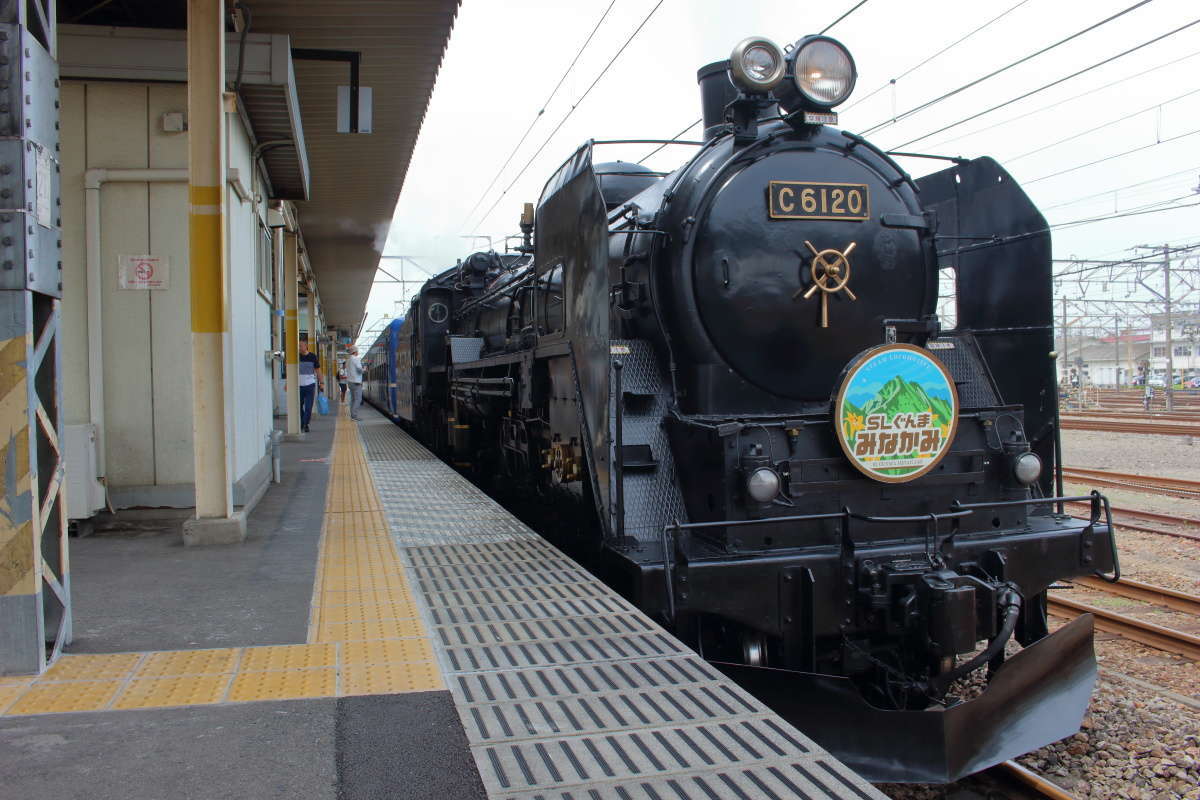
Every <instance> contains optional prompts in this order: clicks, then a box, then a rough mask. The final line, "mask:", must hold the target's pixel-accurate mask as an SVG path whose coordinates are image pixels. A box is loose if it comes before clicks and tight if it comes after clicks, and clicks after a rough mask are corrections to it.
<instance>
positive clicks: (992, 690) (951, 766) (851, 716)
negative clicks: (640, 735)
mask: <svg viewBox="0 0 1200 800" xmlns="http://www.w3.org/2000/svg"><path fill="white" fill-rule="evenodd" d="M1092 633H1093V622H1092V616H1091V615H1090V614H1084V615H1082V616H1080V617H1077V618H1076V619H1075V620H1073V621H1071V622H1069V623H1068V624H1066V625H1064V626H1063V627H1062V628H1060V629H1059V630H1058V631H1056V632H1055V633H1053V634H1051V635H1050V636H1047V637H1045V638H1044V639H1041V640H1040V641H1038V642H1036V643H1034V644H1033V645H1030V646H1029V647H1027V648H1025V649H1024V650H1022V651H1021V652H1019V653H1017V654H1016V655H1015V656H1013V657H1012V658H1010V659H1008V661H1006V662H1005V664H1004V666H1002V667H1000V669H999V670H997V671H996V674H995V677H993V679H992V681H991V683H989V684H988V687H987V689H986V690H984V692H983V693H982V694H980V695H979V696H978V697H976V698H974V699H972V700H968V701H966V702H963V703H959V704H957V705H954V706H951V707H949V708H938V709H934V710H926V711H884V710H881V709H878V708H875V707H874V706H872V705H870V704H869V703H867V701H866V700H864V699H863V697H862V695H861V694H860V693H859V691H858V689H857V688H855V686H854V684H853V683H851V681H850V680H849V679H847V678H838V677H833V676H829V675H816V674H812V673H806V672H792V671H789V670H779V669H769V668H764V667H750V666H746V665H742V664H727V663H715V664H714V666H716V667H717V668H718V669H720V670H721V671H722V672H724V673H725V674H726V675H728V676H729V677H731V678H733V679H734V680H736V681H737V682H738V683H739V684H741V685H742V686H743V687H744V688H746V689H747V690H748V691H749V692H750V693H751V694H753V695H755V696H756V697H758V698H759V699H760V700H762V701H763V702H764V703H766V704H767V705H768V706H770V707H771V708H772V709H773V710H775V711H776V712H777V713H779V714H780V715H781V716H783V717H785V718H786V719H787V720H788V721H789V722H791V723H792V724H793V725H795V726H796V727H797V728H798V729H800V730H801V731H803V732H804V733H805V734H806V735H808V736H811V737H812V738H813V739H814V740H815V741H816V742H817V744H819V745H821V746H822V747H824V748H825V749H826V750H828V751H829V752H831V753H833V755H835V756H836V757H837V758H838V759H840V760H841V761H842V762H843V763H845V764H846V766H848V767H850V768H851V769H852V770H854V771H855V772H857V773H858V774H859V775H862V776H863V777H864V778H866V779H867V780H868V781H872V782H875V783H881V782H889V783H949V782H951V781H956V780H958V779H959V778H962V777H964V776H966V775H970V774H972V773H974V772H979V771H980V770H983V769H987V768H988V767H991V766H993V765H995V764H998V763H1000V762H1001V761H1006V760H1008V759H1010V758H1014V757H1016V756H1019V755H1022V754H1024V753H1028V752H1030V751H1033V750H1036V749H1038V748H1039V747H1043V746H1045V745H1047V744H1050V743H1051V742H1056V741H1058V740H1059V739H1062V738H1065V737H1067V736H1070V735H1072V734H1074V733H1076V732H1077V731H1078V730H1079V724H1080V722H1081V721H1082V720H1083V715H1084V713H1086V712H1087V708H1088V703H1089V701H1090V699H1091V695H1092V689H1093V687H1094V686H1095V683H1096V672H1097V670H1096V656H1095V652H1094V650H1093V647H1092Z"/></svg>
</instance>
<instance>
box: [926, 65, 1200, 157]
mask: <svg viewBox="0 0 1200 800" xmlns="http://www.w3.org/2000/svg"><path fill="white" fill-rule="evenodd" d="M1196 56H1200V50H1196V51H1195V52H1192V53H1188V54H1187V55H1186V56H1180V57H1179V58H1174V59H1171V60H1170V61H1168V62H1166V63H1164V64H1159V65H1158V66H1156V67H1151V68H1150V69H1147V70H1143V71H1141V72H1136V73H1134V74H1133V75H1126V76H1125V77H1124V78H1119V79H1117V80H1115V81H1108V82H1106V83H1103V84H1101V85H1100V86H1096V87H1094V88H1091V89H1088V90H1087V91H1086V92H1080V93H1079V94H1076V95H1072V96H1071V97H1068V98H1066V99H1064V100H1055V101H1054V102H1053V103H1047V104H1046V105H1044V106H1039V107H1037V108H1035V109H1033V110H1031V111H1025V112H1023V113H1021V114H1018V115H1017V116H1015V117H1009V118H1008V119H1004V120H1001V121H999V122H994V123H992V124H990V125H985V126H984V127H982V128H977V129H976V130H973V131H969V132H967V133H960V134H956V135H954V136H951V137H950V138H949V139H942V140H941V141H939V142H935V143H934V144H930V145H926V147H928V148H930V149H937V148H941V147H945V146H946V145H947V144H949V143H950V142H957V141H960V140H962V139H968V138H970V137H972V136H977V135H979V134H981V133H986V132H987V131H991V130H995V129H996V128H1002V127H1004V126H1005V125H1011V124H1012V123H1014V122H1019V121H1021V120H1023V119H1027V118H1029V117H1032V116H1034V115H1035V114H1041V113H1043V112H1045V111H1051V110H1059V109H1061V108H1062V107H1063V106H1065V105H1067V104H1068V103H1072V102H1074V101H1076V100H1080V99H1082V98H1084V97H1088V96H1089V95H1093V94H1096V93H1097V92H1104V91H1107V90H1109V89H1112V88H1113V87H1114V86H1120V85H1121V84H1123V83H1127V82H1129V81H1133V80H1137V79H1138V78H1144V77H1145V76H1147V75H1149V74H1150V73H1151V72H1156V71H1158V70H1160V69H1166V68H1167V67H1173V66H1175V65H1176V64H1179V63H1180V62H1183V61H1187V60H1188V59H1190V58H1195V57H1196Z"/></svg>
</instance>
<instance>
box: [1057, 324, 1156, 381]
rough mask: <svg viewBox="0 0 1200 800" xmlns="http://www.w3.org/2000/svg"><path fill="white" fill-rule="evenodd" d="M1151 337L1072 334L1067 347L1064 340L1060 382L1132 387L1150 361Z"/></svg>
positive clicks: (1142, 333) (1060, 349)
mask: <svg viewBox="0 0 1200 800" xmlns="http://www.w3.org/2000/svg"><path fill="white" fill-rule="evenodd" d="M1151 336H1152V334H1151V333H1150V332H1149V331H1145V330H1140V331H1123V332H1122V333H1121V334H1120V335H1119V336H1102V337H1098V338H1097V337H1091V336H1087V337H1075V336H1071V335H1069V334H1068V336H1067V341H1066V343H1065V344H1064V343H1063V340H1062V338H1061V337H1060V338H1059V339H1058V341H1057V342H1056V345H1057V350H1058V361H1057V362H1056V366H1057V373H1058V380H1059V382H1062V381H1064V380H1065V381H1068V382H1070V383H1071V384H1072V385H1074V384H1076V383H1081V384H1082V385H1084V386H1132V385H1134V384H1135V383H1136V381H1135V378H1137V377H1138V376H1139V375H1140V374H1141V373H1142V372H1143V371H1144V370H1145V368H1146V366H1147V363H1148V360H1149V359H1150V350H1151ZM1176 369H1177V370H1178V365H1176Z"/></svg>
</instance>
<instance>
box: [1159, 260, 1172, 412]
mask: <svg viewBox="0 0 1200 800" xmlns="http://www.w3.org/2000/svg"><path fill="white" fill-rule="evenodd" d="M1162 252H1163V282H1164V283H1165V285H1166V288H1165V291H1164V294H1163V298H1164V303H1163V305H1164V306H1166V311H1167V411H1168V412H1170V411H1174V410H1175V343H1174V341H1173V338H1172V331H1171V328H1172V324H1171V248H1170V246H1169V245H1165V244H1164V245H1163V248H1162Z"/></svg>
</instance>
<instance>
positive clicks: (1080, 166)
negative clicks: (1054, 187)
mask: <svg viewBox="0 0 1200 800" xmlns="http://www.w3.org/2000/svg"><path fill="white" fill-rule="evenodd" d="M1197 133H1200V128H1197V129H1195V130H1192V131H1188V132H1187V133H1181V134H1178V135H1177V136H1171V137H1170V138H1167V139H1159V140H1158V141H1156V142H1151V143H1150V144H1144V145H1142V146H1140V147H1134V148H1131V149H1129V150H1124V151H1122V152H1120V153H1114V154H1113V155H1111V156H1105V157H1104V158H1097V159H1096V160H1094V161H1088V162H1086V163H1084V164H1076V165H1075V166H1072V167H1067V168H1066V169H1060V170H1058V171H1057V172H1051V173H1049V174H1048V175H1042V176H1041V177H1038V178H1034V179H1033V180H1028V181H1022V182H1021V185H1022V186H1029V185H1030V184H1033V183H1037V182H1038V181H1044V180H1049V179H1050V178H1057V177H1058V176H1059V175H1066V174H1067V173H1068V172H1075V171H1076V170H1080V169H1084V168H1086V167H1093V166H1095V165H1096V164H1103V163H1104V162H1106V161H1113V160H1114V159H1118V158H1124V157H1125V156H1128V155H1132V154H1133V153H1138V152H1141V151H1142V150H1149V149H1150V148H1151V147H1158V146H1159V145H1162V144H1168V143H1170V142H1177V141H1179V140H1180V139H1185V138H1187V137H1188V136H1195V135H1196V134H1197Z"/></svg>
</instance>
